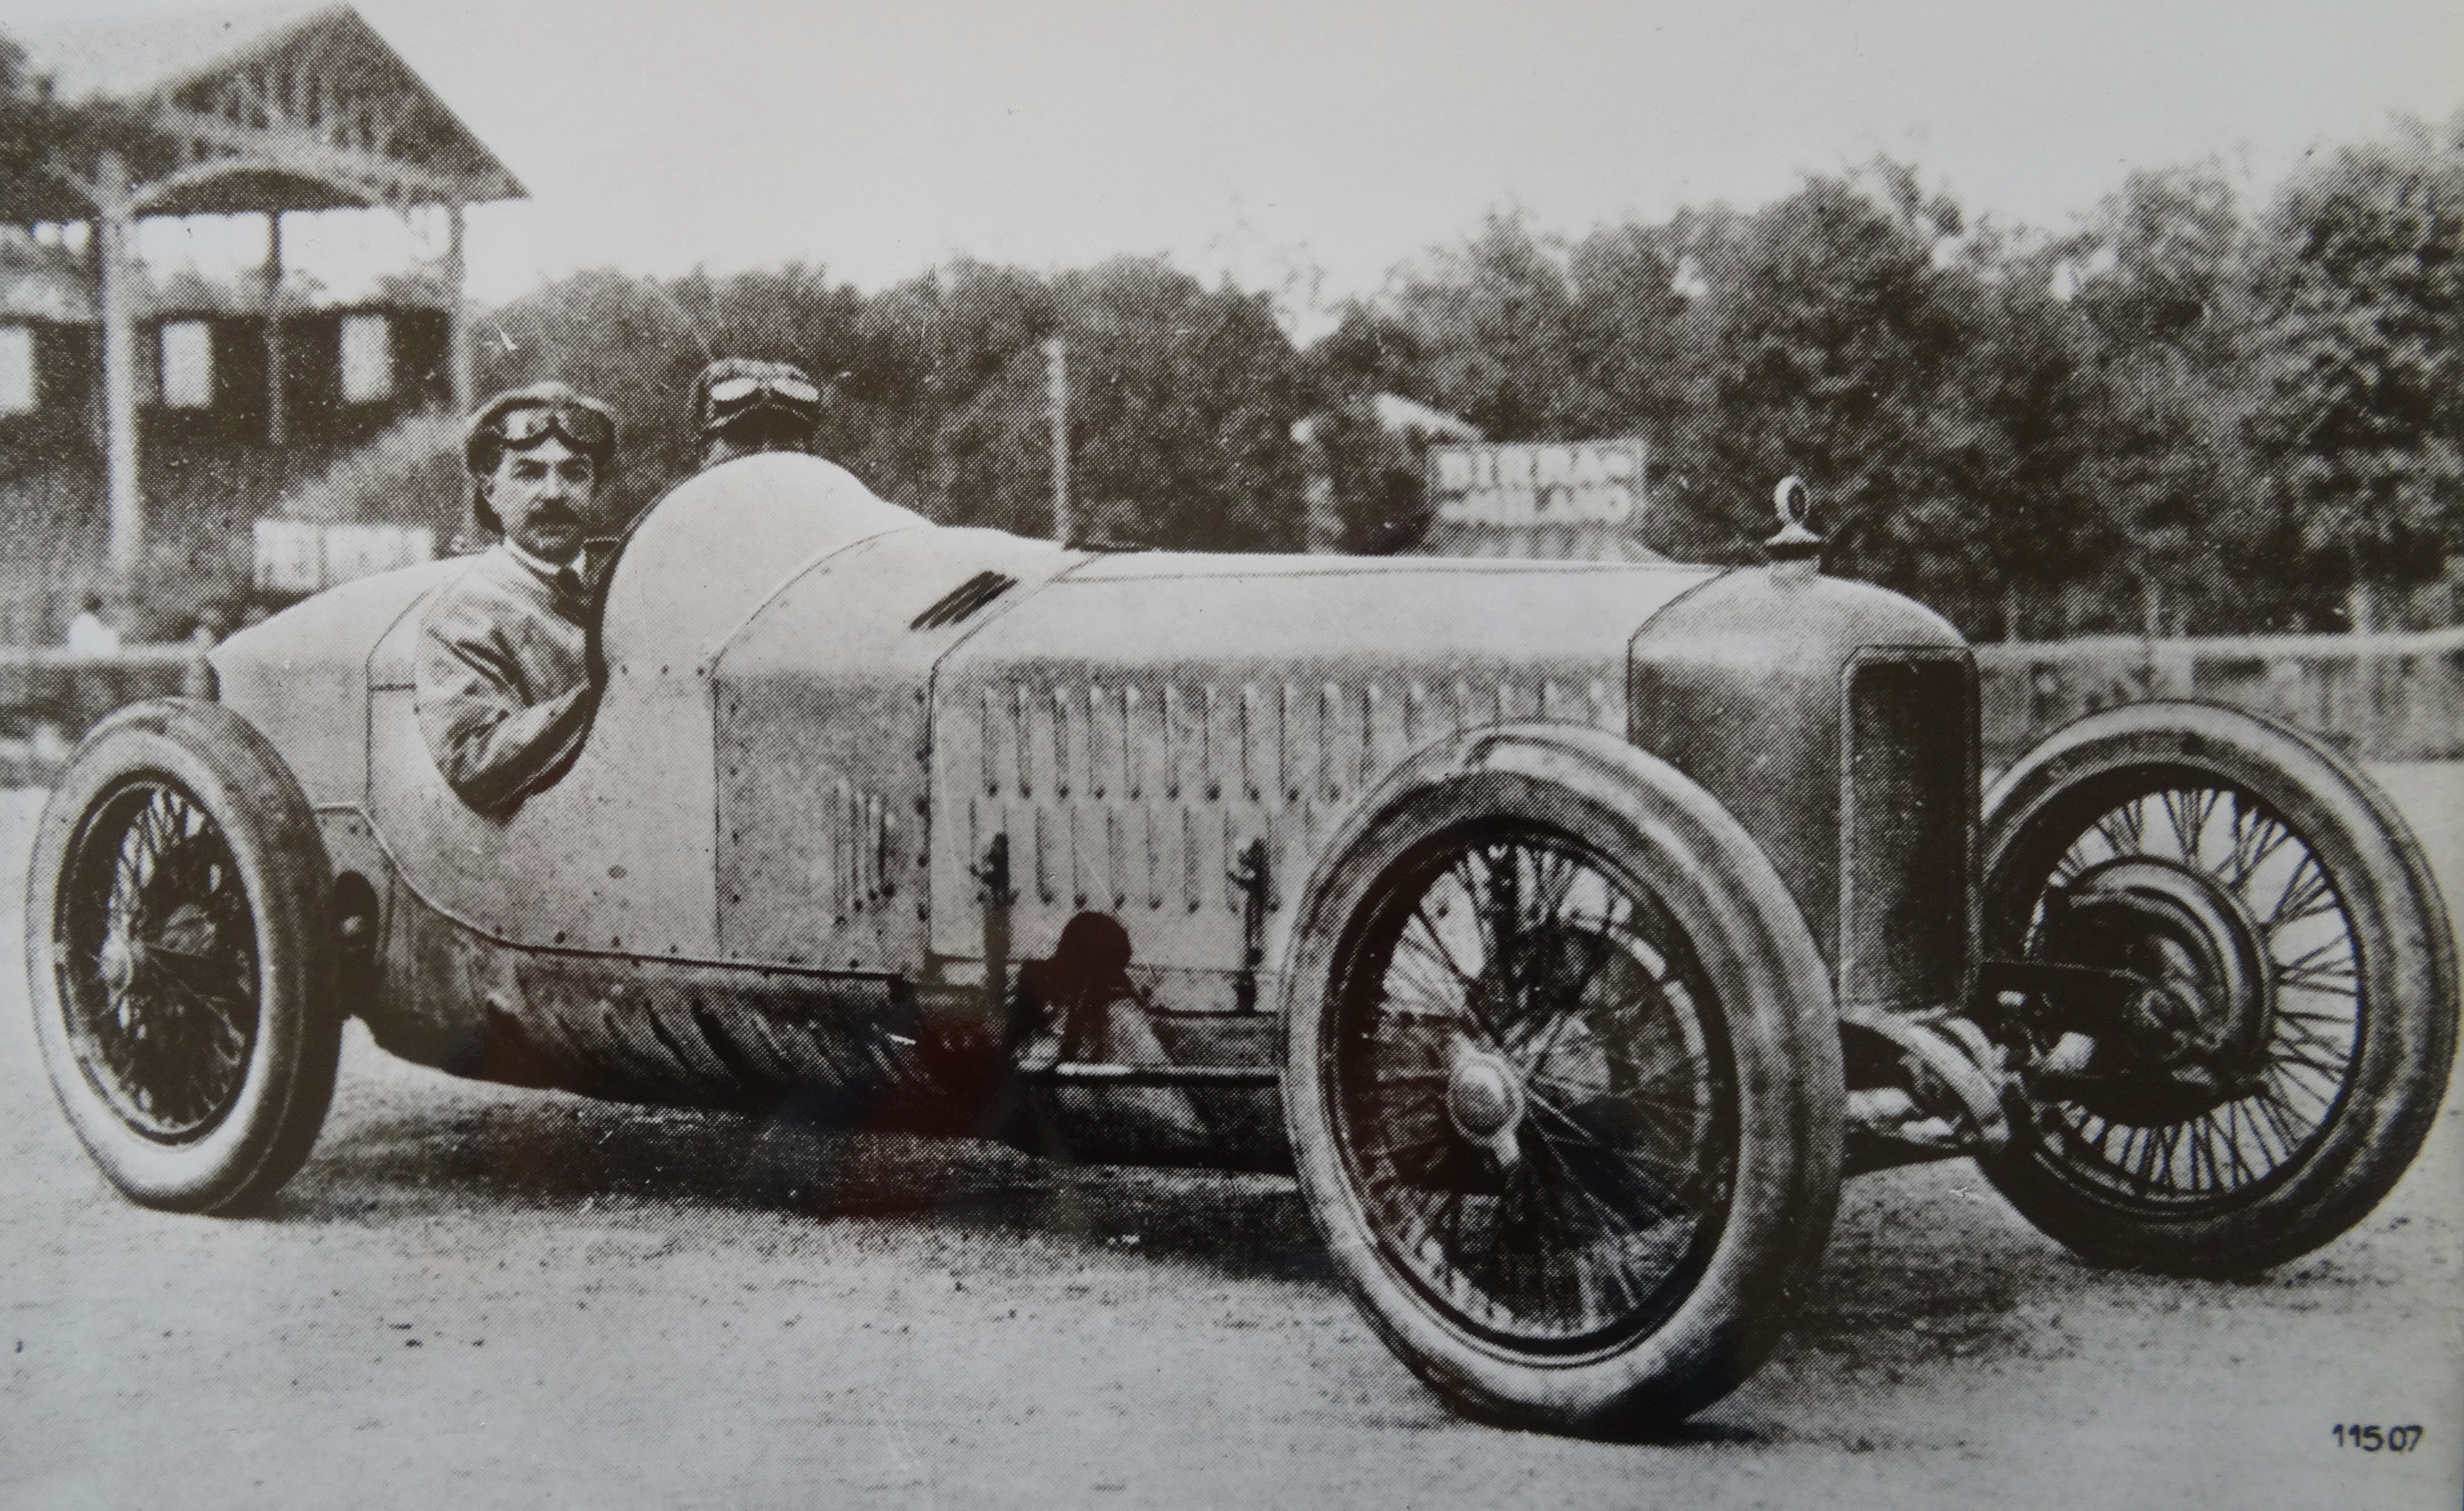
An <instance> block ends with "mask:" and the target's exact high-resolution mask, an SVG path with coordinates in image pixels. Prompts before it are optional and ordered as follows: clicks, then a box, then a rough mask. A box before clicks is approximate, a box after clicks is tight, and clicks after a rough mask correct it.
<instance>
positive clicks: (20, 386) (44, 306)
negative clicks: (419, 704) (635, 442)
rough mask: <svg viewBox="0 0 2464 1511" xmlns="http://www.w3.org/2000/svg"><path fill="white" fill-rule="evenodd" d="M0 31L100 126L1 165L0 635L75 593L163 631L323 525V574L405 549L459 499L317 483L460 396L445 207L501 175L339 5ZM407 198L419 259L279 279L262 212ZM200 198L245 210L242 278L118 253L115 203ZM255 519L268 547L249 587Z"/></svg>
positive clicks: (41, 627) (248, 592)
mask: <svg viewBox="0 0 2464 1511" xmlns="http://www.w3.org/2000/svg"><path fill="white" fill-rule="evenodd" d="M5 34H6V37H7V40H8V41H9V42H11V43H12V44H14V45H15V46H16V47H17V48H18V49H19V50H20V52H21V53H22V55H23V56H22V61H21V64H20V69H21V74H22V77H24V79H25V80H26V81H27V83H28V86H29V87H31V88H32V89H33V90H34V91H36V92H38V93H43V94H48V95H49V97H50V98H51V99H55V100H56V101H58V102H60V103H62V104H65V105H68V106H71V107H77V106H88V105H92V106H97V107H100V109H99V111H98V112H96V113H93V114H92V115H91V117H90V119H95V120H101V119H104V117H103V116H102V114H101V112H102V111H107V112H108V113H109V118H110V119H111V121H112V124H111V127H110V129H107V130H105V129H97V130H94V131H93V132H92V133H91V134H82V133H80V134H78V135H77V139H75V140H69V141H64V142H61V143H60V146H59V149H58V150H57V151H56V152H55V155H54V158H53V162H52V165H51V167H50V168H49V170H48V171H46V172H43V173H39V174H33V175H25V176H22V177H20V178H15V179H11V181H10V182H9V183H7V184H6V185H5V186H0V512H5V513H0V517H5V518H6V519H7V520H8V522H9V525H8V528H7V530H6V531H0V642H5V643H21V644H22V643H27V642H33V641H41V640H47V639H51V638H54V637H55V635H56V634H57V632H58V629H59V627H60V625H61V624H63V623H65V619H66V616H67V615H68V614H69V613H73V612H74V604H75V602H76V601H77V598H78V597H79V596H80V595H81V594H83V593H84V592H86V591H89V590H93V589H98V588H99V589H103V590H105V591H108V592H111V593H113V594H115V595H116V596H117V597H118V598H119V600H120V602H121V613H122V616H123V618H124V619H125V620H127V621H129V624H128V625H127V627H128V628H129V629H130V630H132V631H133V632H134V633H135V634H137V635H139V636H147V635H151V636H170V635H178V634H182V633H185V632H186V629H187V624H188V623H189V622H191V621H193V619H194V618H195V616H196V615H197V614H198V613H199V612H200V611H201V609H202V608H203V607H204V606H205V605H207V604H209V603H215V604H219V605H220V606H221V607H222V608H223V609H224V610H225V612H227V613H231V612H236V611H237V610H238V609H239V608H240V607H241V606H242V605H243V603H244V602H245V601H246V600H248V599H250V598H251V597H260V598H261V597H263V596H266V595H272V596H276V597H279V596H285V595H288V594H290V593H294V592H297V591H298V590H299V588H300V585H301V583H302V582H303V581H311V585H313V582H314V581H321V580H328V579H329V578H330V577H331V576H333V575H336V574H334V573H329V572H328V571H327V570H326V566H327V563H326V562H325V561H324V559H323V558H322V557H321V556H320V555H319V549H320V548H319V543H318V542H319V532H320V531H323V530H326V529H327V528H329V527H335V526H341V527H344V531H343V533H344V535H346V536H347V537H348V538H349V547H348V550H347V551H342V552H338V553H337V554H336V557H335V560H334V562H333V563H332V564H333V565H335V566H337V567H341V566H342V560H341V558H343V557H344V556H347V557H348V558H349V562H350V569H366V568H368V567H370V566H382V565H386V564H391V563H390V561H389V560H388V559H387V558H388V556H389V555H391V556H403V555H416V554H418V553H419V552H421V551H424V550H427V549H432V547H433V545H434V543H435V542H437V541H440V540H441V539H442V538H443V537H445V536H446V535H448V534H450V533H451V530H452V529H453V528H454V525H455V522H456V520H457V518H458V505H457V500H456V499H455V498H454V497H453V496H452V495H451V488H450V486H449V487H448V488H446V489H444V490H442V491H441V495H440V496H437V497H415V498H399V499H376V500H371V499H368V498H365V497H363V496H358V495H354V496H352V497H351V499H350V502H349V504H348V506H347V507H348V511H349V514H348V517H337V516H336V515H334V513H333V508H334V506H333V505H332V504H331V502H330V500H329V499H325V498H323V497H321V496H320V489H319V480H320V479H323V478H326V477H328V476H329V475H331V474H333V473H334V472H335V471H337V470H338V469H341V470H345V471H347V469H348V466H349V459H350V457H351V455H352V454H353V453H354V452H355V451H357V450H358V449H362V448H363V447H366V446H369V445H370V444H372V443H380V442H381V440H382V438H384V437H385V436H386V435H387V434H388V432H391V431H394V430H396V429H397V428H398V427H402V426H404V425H406V424H411V425H417V424H420V423H422V420H421V417H423V416H425V415H427V413H428V411H430V410H435V409H440V408H441V409H446V410H449V411H455V412H458V410H459V409H460V408H461V407H463V406H466V405H467V404H468V402H469V396H470V384H471V377H470V369H471V357H470V344H469V337H468V334H467V328H466V325H465V321H464V318H463V298H462V239H463V209H464V207H465V206H468V205H471V204H476V203H484V202H488V201H492V200H501V199H508V198H515V197H518V196H520V195H521V194H522V192H523V190H522V187H521V186H520V185H519V184H518V183H517V181H516V180H515V179H514V178H513V176H512V174H510V173H509V172H508V171H506V169H505V168H504V166H503V165H502V164H500V163H498V162H497V161H496V159H495V155H494V154H493V153H491V152H490V151H489V149H488V148H487V147H486V146H485V145H484V144H482V143H481V142H478V141H477V140H476V139H475V138H474V137H473V136H472V135H471V134H470V132H469V131H468V130H467V129H466V128H465V127H464V126H463V125H462V124H461V122H460V121H459V120H457V119H455V117H454V116H453V114H452V112H451V110H450V109H449V108H447V107H446V105H445V104H444V103H443V102H442V101H441V100H440V99H437V98H436V96H435V95H434V93H433V92H432V91H431V90H429V87H428V86H427V84H426V83H424V82H423V81H422V80H421V79H420V78H419V77H418V76H417V75H416V74H415V73H413V72H412V70H411V69H410V68H409V67H408V66H407V64H405V63H404V62H403V60H402V59H401V58H400V56H399V55H396V54H395V53H394V52H393V50H392V49H391V48H390V47H389V46H387V44H386V43H385V39H384V38H383V37H382V36H380V35H379V34H378V33H376V31H375V30H374V29H373V28H371V27H369V26H368V25H367V24H366V22H364V21H363V20H362V19H361V18H360V16H359V15H358V13H357V12H356V11H353V10H352V9H351V8H350V7H349V6H347V5H340V4H327V5H317V6H308V7H301V6H297V5H294V6H284V7H275V8H272V9H250V10H245V11H229V12H207V13H202V14H200V13H190V14H185V15H180V16H175V17H168V18H164V17H155V18H148V19H145V20H143V21H129V22H113V21H108V20H83V19H80V20H77V21H71V22H62V23H58V24H54V25H46V26H41V27H35V26H17V27H11V28H9V29H7V31H6V33H5ZM69 119H70V120H73V121H74V120H80V119H89V118H88V117H79V116H77V115H72V116H71V117H70V118H69ZM423 207H438V208H442V210H443V212H444V214H445V216H446V217H447V225H448V232H449V234H448V245H447V250H446V252H445V254H444V256H443V258H442V259H441V260H440V261H439V262H438V263H436V264H433V265H426V266H421V267H416V268H412V269H408V270H406V272H405V274H403V275H401V276H398V277H395V278H392V279H389V280H386V283H385V288H384V291H383V293H382V294H381V295H380V296H376V297H372V298H366V299H361V300H357V301H354V302H350V303H347V304H342V303H333V302H329V301H323V300H321V299H319V297H317V296H315V294H314V293H313V292H310V291H305V290H303V289H302V288H301V287H300V280H298V279H297V278H296V277H290V278H286V276H285V268H284V265H283V261H282V243H283V229H282V228H283V222H284V220H285V218H286V217H289V216H296V215H300V214H315V213H318V212H320V211H325V210H332V209H337V208H385V209H391V210H395V211H399V212H403V213H406V214H407V213H408V212H410V211H412V210H414V209H418V208H423ZM199 214H223V215H229V214H248V215H255V216H261V217H263V219H264V222H265V226H266V254H265V258H264V261H263V263H262V265H261V266H260V267H259V268H258V269H257V270H256V272H255V274H253V276H250V277H247V278H245V279H243V280H241V281H239V282H237V283H235V284H231V285H216V284H209V283H208V282H206V281H205V280H203V279H201V278H198V277H197V276H195V275H194V274H182V275H178V276H174V277H170V278H158V277H156V276H153V275H151V274H149V273H148V271H147V270H145V269H144V268H143V267H142V266H141V265H140V264H139V263H138V261H137V259H136V258H135V256H134V254H133V253H134V243H135V236H134V231H135V228H136V226H137V225H138V223H139V222H140V221H141V220H143V219H146V218H150V217H156V216H187V215H199ZM425 423H427V424H429V425H433V424H434V423H435V421H434V420H433V419H429V420H427V421H426V422H425ZM322 492H330V491H322ZM386 532H390V535H387V534H386ZM269 539H271V540H274V541H275V542H276V544H277V546H278V547H279V549H278V550H277V552H276V555H277V556H282V557H286V558H287V559H286V560H284V561H283V562H281V563H278V566H279V570H277V571H276V572H275V574H274V579H273V580H269V577H268V572H267V566H266V559H265V558H266V542H267V541H268V540H269ZM385 539H391V540H392V541H394V542H395V543H394V545H392V546H385V545H384V544H383V543H382V542H383V540H385ZM372 541H375V542H378V543H377V544H374V545H372V544H371V542H372ZM303 543H304V549H305V551H306V552H307V554H308V557H309V558H310V559H309V560H308V562H307V564H306V566H305V568H304V569H303V567H302V564H301V560H300V555H301V551H302V549H303ZM303 571H304V576H303Z"/></svg>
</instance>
